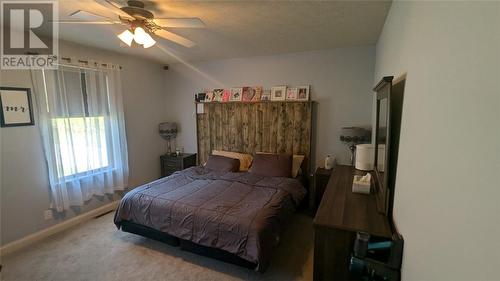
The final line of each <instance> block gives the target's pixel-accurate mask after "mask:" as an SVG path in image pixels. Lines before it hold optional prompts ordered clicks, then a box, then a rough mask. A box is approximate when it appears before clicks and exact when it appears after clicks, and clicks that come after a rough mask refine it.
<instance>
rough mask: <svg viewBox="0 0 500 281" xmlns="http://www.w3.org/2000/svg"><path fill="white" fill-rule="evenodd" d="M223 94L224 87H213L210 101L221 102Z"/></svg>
mask: <svg viewBox="0 0 500 281" xmlns="http://www.w3.org/2000/svg"><path fill="white" fill-rule="evenodd" d="M223 94H224V89H215V90H214V96H213V99H212V101H216V102H221V101H222V96H223Z"/></svg>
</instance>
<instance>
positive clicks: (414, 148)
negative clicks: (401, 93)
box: [373, 1, 500, 280]
mask: <svg viewBox="0 0 500 281" xmlns="http://www.w3.org/2000/svg"><path fill="white" fill-rule="evenodd" d="M499 27H500V3H499V2H480V1H464V2H449V1H443V2H417V1H410V2H400V1H395V2H394V3H393V4H392V7H391V10H390V12H389V15H388V17H387V20H386V23H385V26H384V29H383V32H382V34H381V36H380V39H379V41H378V44H377V56H376V67H375V81H373V83H374V82H377V81H379V79H380V78H381V77H382V76H384V75H395V76H396V77H397V76H399V75H401V74H403V73H407V80H406V89H405V98H404V109H403V116H402V126H401V138H400V147H399V166H398V174H397V179H396V193H395V206H394V216H395V220H396V224H397V226H398V227H399V230H400V232H401V233H402V234H403V236H404V238H405V249H404V263H403V280H496V279H498V265H499V263H498V262H499V261H500V243H499V242H498V238H499V237H500V224H499V221H500V215H499V214H500V205H499V204H498V198H500V189H499V182H498V178H497V175H498V173H499V171H500V127H499V124H498V121H499V120H500V111H499V108H500V79H499V78H500V28H499Z"/></svg>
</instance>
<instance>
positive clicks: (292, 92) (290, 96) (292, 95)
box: [286, 88, 298, 100]
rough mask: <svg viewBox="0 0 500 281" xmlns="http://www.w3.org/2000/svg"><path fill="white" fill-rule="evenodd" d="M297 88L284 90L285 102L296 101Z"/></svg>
mask: <svg viewBox="0 0 500 281" xmlns="http://www.w3.org/2000/svg"><path fill="white" fill-rule="evenodd" d="M297 93H298V89H297V88H288V89H286V100H297Z"/></svg>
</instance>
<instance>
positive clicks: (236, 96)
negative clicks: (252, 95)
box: [229, 88, 243, 101]
mask: <svg viewBox="0 0 500 281" xmlns="http://www.w3.org/2000/svg"><path fill="white" fill-rule="evenodd" d="M242 94H243V89H242V88H232V89H231V96H230V97H229V101H241V96H242Z"/></svg>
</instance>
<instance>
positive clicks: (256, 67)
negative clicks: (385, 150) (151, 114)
mask: <svg viewBox="0 0 500 281" xmlns="http://www.w3.org/2000/svg"><path fill="white" fill-rule="evenodd" d="M373 70H374V47H356V48H348V49H334V50H324V51H313V52H302V53H291V54H281V55H272V56H260V57H250V58H238V59H227V60H218V61H207V62H199V63H195V64H193V65H184V64H174V65H170V69H169V70H168V71H167V72H166V74H165V77H166V80H167V85H168V93H169V95H168V102H167V117H168V120H170V121H175V122H178V123H179V124H180V132H179V136H178V138H177V143H178V145H179V146H184V149H185V151H187V152H196V150H197V148H196V119H195V116H194V94H196V93H199V92H202V91H204V90H205V89H213V88H218V87H223V88H230V87H237V86H257V85H262V86H264V88H267V89H270V88H271V87H272V86H276V85H290V86H298V85H304V84H306V85H307V84H309V85H311V97H312V100H314V101H316V102H317V115H316V121H315V126H316V127H317V128H318V129H317V130H316V135H315V138H313V146H314V147H313V149H314V148H315V149H316V154H315V156H316V163H317V165H320V166H323V165H324V158H325V157H326V155H327V154H333V155H335V156H337V159H338V160H339V162H340V163H348V162H349V151H348V149H347V146H346V145H344V144H343V143H342V142H340V140H339V131H340V128H341V127H343V126H352V125H368V126H369V125H370V122H371V121H370V120H371V119H370V118H371V101H372V92H371V88H372V87H373ZM313 151H314V150H313ZM313 157H314V156H313ZM313 160H314V159H313Z"/></svg>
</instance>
